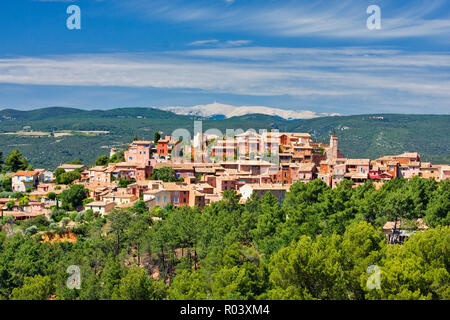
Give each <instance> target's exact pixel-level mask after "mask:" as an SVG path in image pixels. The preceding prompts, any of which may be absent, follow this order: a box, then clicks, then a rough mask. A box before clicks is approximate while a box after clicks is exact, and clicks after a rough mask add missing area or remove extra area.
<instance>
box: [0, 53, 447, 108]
mask: <svg viewBox="0 0 450 320" xmlns="http://www.w3.org/2000/svg"><path fill="white" fill-rule="evenodd" d="M449 71H450V56H449V55H448V54H446V53H441V54H434V53H420V54H413V53H407V52H403V51H401V50H397V49H390V50H386V49H379V50H378V49H372V48H364V47H352V48H341V49H315V48H310V49H307V48H305V49H298V48H268V47H241V48H214V49H197V50H188V51H182V52H180V51H173V52H161V53H157V54H155V53H152V54H121V55H119V54H110V55H104V54H93V55H87V54H84V55H73V56H52V57H45V58H16V59H2V60H0V83H14V84H23V85H58V86H91V87H92V86H100V87H104V86H118V87H129V88H145V87H148V88H164V89H185V90H201V91H203V92H211V93H217V94H233V95H249V96H261V97H264V96H280V97H281V96H291V97H298V99H299V101H302V102H305V107H307V108H308V107H309V104H315V105H317V104H318V103H322V104H324V103H326V104H342V103H345V104H348V105H352V106H356V105H358V104H360V106H363V105H364V106H366V107H367V108H369V109H370V110H373V111H376V110H380V108H381V109H382V108H388V107H389V108H390V110H396V108H399V109H402V108H410V110H411V109H413V110H416V111H420V108H428V109H423V111H424V112H431V110H434V112H439V113H450V104H449V101H450V90H449V88H450V76H449V74H450V72H449Z"/></svg>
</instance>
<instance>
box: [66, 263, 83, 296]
mask: <svg viewBox="0 0 450 320" xmlns="http://www.w3.org/2000/svg"><path fill="white" fill-rule="evenodd" d="M67 273H68V274H70V277H69V278H67V281H66V286H67V288H69V289H71V290H73V289H78V290H79V289H81V270H80V267H79V266H75V265H71V266H69V267H68V268H67Z"/></svg>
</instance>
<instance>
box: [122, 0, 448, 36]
mask: <svg viewBox="0 0 450 320" xmlns="http://www.w3.org/2000/svg"><path fill="white" fill-rule="evenodd" d="M256 3H257V5H256ZM375 3H378V4H379V5H380V6H381V9H382V29H381V30H376V31H370V30H368V29H367V28H366V19H367V17H368V15H367V13H366V8H367V6H368V3H367V2H362V1H359V0H341V1H329V0H327V1H324V0H316V1H299V0H297V1H295V0H291V1H283V2H280V1H265V2H261V1H257V2H255V1H245V2H239V3H237V2H236V3H234V4H233V6H226V5H225V6H224V4H223V2H217V1H209V0H208V1H188V2H187V1H181V0H173V1H170V2H167V1H162V0H154V1H142V0H129V1H126V2H122V3H121V6H122V7H123V8H125V9H127V10H131V11H133V12H134V13H135V14H138V15H141V16H144V17H147V18H151V19H165V20H167V19H168V20H171V21H176V22H183V23H193V24H198V25H199V26H200V27H206V26H207V27H208V28H213V29H216V30H222V31H224V30H226V31H239V32H256V33H264V34H271V35H276V36H287V37H298V36H307V37H309V36H315V37H317V36H319V37H331V38H335V37H338V38H361V39H367V38H368V39H377V38H378V39H386V38H399V37H420V36H442V35H448V34H449V32H450V19H449V10H448V6H449V4H448V3H447V2H446V1H445V0H428V1H419V0H411V1H404V2H402V3H399V2H398V1H394V0H389V1H383V2H380V1H378V2H375Z"/></svg>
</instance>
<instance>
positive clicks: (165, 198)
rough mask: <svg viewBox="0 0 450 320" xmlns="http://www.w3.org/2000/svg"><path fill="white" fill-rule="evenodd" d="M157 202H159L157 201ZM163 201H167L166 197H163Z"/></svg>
mask: <svg viewBox="0 0 450 320" xmlns="http://www.w3.org/2000/svg"><path fill="white" fill-rule="evenodd" d="M158 201H159V200H158ZM163 201H164V202H166V201H167V197H166V196H164V198H163Z"/></svg>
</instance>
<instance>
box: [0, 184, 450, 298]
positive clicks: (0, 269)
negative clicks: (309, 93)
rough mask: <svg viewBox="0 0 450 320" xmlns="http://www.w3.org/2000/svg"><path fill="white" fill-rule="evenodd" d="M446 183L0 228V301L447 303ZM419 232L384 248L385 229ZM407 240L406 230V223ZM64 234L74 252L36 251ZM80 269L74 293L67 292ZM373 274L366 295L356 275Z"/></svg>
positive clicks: (308, 192)
mask: <svg viewBox="0 0 450 320" xmlns="http://www.w3.org/2000/svg"><path fill="white" fill-rule="evenodd" d="M449 199H450V181H448V180H446V181H442V182H439V183H437V182H435V181H434V180H425V179H420V178H418V177H415V178H413V179H411V180H409V181H408V180H399V179H394V180H392V181H390V182H387V183H386V184H385V185H384V186H383V187H382V188H380V189H378V190H375V189H374V187H373V186H372V185H371V184H370V183H369V182H368V183H366V184H365V185H361V186H358V187H356V188H352V185H351V183H350V182H348V181H344V182H343V183H341V184H340V185H339V186H338V187H337V188H335V189H331V188H330V187H328V186H326V185H325V184H324V183H323V182H322V181H321V180H313V181H311V182H309V183H308V184H304V183H302V182H298V183H296V184H294V185H293V186H292V187H291V192H289V193H288V194H287V197H286V199H285V200H284V202H283V204H282V205H280V204H279V202H278V200H277V199H276V198H275V197H273V196H272V195H271V194H270V193H267V194H266V195H265V196H263V197H262V198H257V197H256V196H253V197H252V198H251V199H250V200H249V201H247V202H246V203H245V204H240V203H239V196H238V195H237V194H236V193H235V192H234V191H226V192H225V194H224V199H223V200H222V201H220V202H217V203H213V204H211V205H209V206H206V207H205V208H204V209H203V210H202V211H200V210H198V209H197V208H189V207H181V208H173V207H171V206H168V207H167V208H166V210H162V209H161V208H155V209H153V210H152V211H151V212H150V214H149V212H148V210H147V208H146V207H145V204H144V203H143V202H142V201H138V202H136V203H135V205H134V206H133V207H132V208H130V209H128V210H115V211H114V212H113V213H111V214H109V215H108V216H105V217H100V216H98V215H96V214H93V212H91V211H87V212H78V213H77V212H70V211H69V212H66V211H64V210H61V209H54V211H53V213H52V216H51V220H50V221H48V220H47V219H46V218H44V217H38V218H34V219H31V220H27V221H23V222H17V223H14V221H13V220H12V219H11V218H9V217H4V218H2V220H1V225H2V231H1V232H0V245H1V250H0V297H1V298H2V299H49V298H52V299H450V274H449V268H450V227H449V223H450V200H449ZM416 218H424V220H425V223H426V224H427V225H428V226H429V227H430V229H428V230H426V231H423V232H422V231H419V232H417V233H415V234H414V235H412V236H411V237H410V239H409V240H407V241H406V242H405V243H404V244H403V245H388V244H386V241H385V237H384V235H383V233H382V232H381V227H382V226H383V225H384V223H385V222H386V221H388V220H390V221H392V220H394V219H403V220H404V221H405V220H406V221H411V222H412V221H414V219H416ZM410 225H411V226H410V228H412V229H414V228H415V226H414V224H413V223H411V224H410ZM69 233H73V234H75V235H76V236H77V241H76V242H68V241H67V242H61V241H54V242H51V241H43V240H45V239H48V237H49V235H50V236H53V235H56V234H60V235H64V234H69ZM70 265H77V266H79V267H80V268H81V289H80V290H76V289H75V290H71V289H69V288H67V286H66V280H67V278H68V277H69V274H67V273H66V270H67V267H68V266H70ZM371 265H377V266H378V267H379V268H380V270H381V276H380V279H381V286H380V289H375V290H369V289H368V287H367V285H366V282H367V279H368V278H369V277H370V276H371V274H369V273H367V269H368V267H369V266H371Z"/></svg>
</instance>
